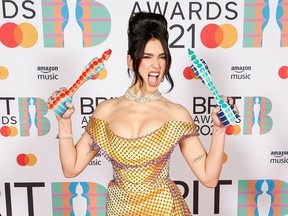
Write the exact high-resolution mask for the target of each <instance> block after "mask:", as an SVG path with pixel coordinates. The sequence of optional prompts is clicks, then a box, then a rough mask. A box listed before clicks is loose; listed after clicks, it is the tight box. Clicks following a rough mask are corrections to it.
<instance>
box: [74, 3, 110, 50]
mask: <svg viewBox="0 0 288 216" xmlns="http://www.w3.org/2000/svg"><path fill="white" fill-rule="evenodd" d="M76 19H77V22H78V24H79V26H80V28H81V29H82V32H83V46H84V47H92V46H97V45H99V44H101V43H102V42H103V41H105V40H106V39H107V37H108V36H109V33H110V30H111V18H110V13H109V11H108V10H107V8H106V7H105V6H104V5H102V4H101V3H99V2H96V1H92V0H82V1H80V0H78V1H77V6H76Z"/></svg>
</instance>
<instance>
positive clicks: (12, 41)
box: [0, 22, 38, 48]
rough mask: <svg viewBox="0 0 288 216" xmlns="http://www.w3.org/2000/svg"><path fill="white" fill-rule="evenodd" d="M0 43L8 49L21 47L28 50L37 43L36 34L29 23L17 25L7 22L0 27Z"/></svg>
mask: <svg viewBox="0 0 288 216" xmlns="http://www.w3.org/2000/svg"><path fill="white" fill-rule="evenodd" d="M0 41H1V43H2V44H3V45H4V46H6V47H9V48H14V47H18V46H20V47H23V48H30V47H32V46H34V45H35V44H36V42H37V41H38V32H37V30H36V28H35V27H34V26H33V25H31V24H30V23H20V24H19V25H17V24H15V23H12V22H8V23H5V24H3V25H2V26H1V27H0Z"/></svg>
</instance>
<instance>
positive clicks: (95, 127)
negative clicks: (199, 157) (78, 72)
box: [86, 117, 198, 216]
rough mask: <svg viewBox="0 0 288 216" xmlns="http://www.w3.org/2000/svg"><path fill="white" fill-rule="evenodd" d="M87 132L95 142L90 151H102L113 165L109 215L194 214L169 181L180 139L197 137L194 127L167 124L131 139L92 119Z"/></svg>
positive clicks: (101, 121)
mask: <svg viewBox="0 0 288 216" xmlns="http://www.w3.org/2000/svg"><path fill="white" fill-rule="evenodd" d="M86 131H87V132H88V134H89V135H90V137H91V138H92V140H93V144H92V146H91V150H96V151H101V153H102V154H103V155H104V156H105V157H106V158H107V159H108V160H109V161H111V163H112V167H113V180H111V181H110V182H109V184H108V196H107V203H106V207H107V213H106V214H107V215H108V216H122V215H123V216H124V215H125V216H129V215H133V216H134V215H135V216H137V215H139V216H144V215H149V216H151V215H157V216H161V215H163V216H168V215H169V216H170V215H177V216H180V215H181V216H190V215H191V212H190V210H189V208H188V206H187V204H186V203H185V201H184V199H183V197H182V194H181V192H180V190H179V189H178V187H177V186H176V184H175V183H174V182H173V181H172V180H171V179H170V178H169V164H170V163H169V162H170V156H171V153H172V152H173V149H174V148H175V146H177V145H178V144H179V142H180V141H181V140H183V139H185V138H188V137H191V136H195V135H197V134H198V133H197V130H196V126H195V124H193V123H188V122H182V121H167V122H166V123H165V124H164V125H163V126H162V127H160V128H159V129H157V130H155V131H153V132H152V133H150V134H147V135H144V136H141V137H138V138H131V139H129V138H124V137H120V136H118V135H116V134H115V133H113V132H112V131H111V130H110V128H109V123H108V122H106V121H104V120H101V119H97V118H94V117H92V118H91V119H90V121H89V123H88V125H87V127H86Z"/></svg>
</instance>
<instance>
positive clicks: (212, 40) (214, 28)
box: [200, 24, 238, 48]
mask: <svg viewBox="0 0 288 216" xmlns="http://www.w3.org/2000/svg"><path fill="white" fill-rule="evenodd" d="M200 38H201V41H202V43H203V45H204V46H206V47H207V48H216V47H218V46H220V47H222V48H230V47H232V46H234V44H235V43H236V42H237V40H238V32H237V29H236V28H235V27H234V26H233V25H230V24H223V25H220V26H219V25H217V24H209V25H206V26H205V27H204V28H203V29H202V31H201V35H200Z"/></svg>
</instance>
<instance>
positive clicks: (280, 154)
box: [270, 151, 288, 164]
mask: <svg viewBox="0 0 288 216" xmlns="http://www.w3.org/2000/svg"><path fill="white" fill-rule="evenodd" d="M270 163H272V164H275V163H276V164H279V163H281V164H284V163H288V151H271V158H270Z"/></svg>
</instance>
